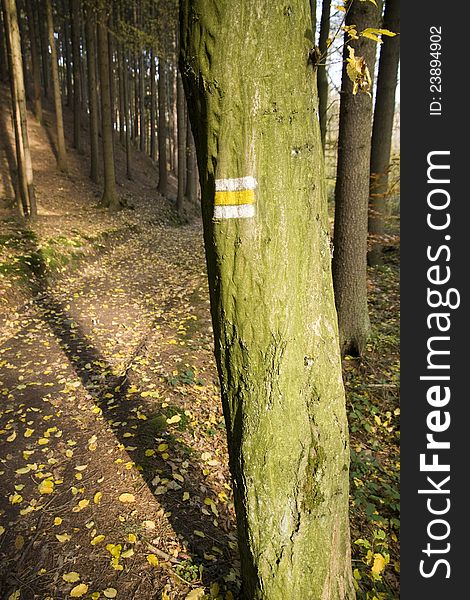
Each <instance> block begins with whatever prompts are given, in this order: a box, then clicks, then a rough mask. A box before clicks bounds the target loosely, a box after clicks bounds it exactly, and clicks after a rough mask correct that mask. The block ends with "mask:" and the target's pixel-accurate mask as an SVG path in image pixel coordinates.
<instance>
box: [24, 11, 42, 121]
mask: <svg viewBox="0 0 470 600" xmlns="http://www.w3.org/2000/svg"><path fill="white" fill-rule="evenodd" d="M26 9H27V11H28V29H29V43H30V48H31V66H32V71H33V106H34V114H35V115H36V119H37V120H38V121H39V123H42V101H41V61H40V58H39V49H38V38H37V29H36V21H35V18H34V10H33V3H32V2H31V1H28V2H26Z"/></svg>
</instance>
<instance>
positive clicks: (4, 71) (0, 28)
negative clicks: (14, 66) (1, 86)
mask: <svg viewBox="0 0 470 600" xmlns="http://www.w3.org/2000/svg"><path fill="white" fill-rule="evenodd" d="M5 43H6V31H5V27H4V25H3V12H2V11H1V10H0V81H6V80H7V79H8V60H7V49H6V46H5Z"/></svg>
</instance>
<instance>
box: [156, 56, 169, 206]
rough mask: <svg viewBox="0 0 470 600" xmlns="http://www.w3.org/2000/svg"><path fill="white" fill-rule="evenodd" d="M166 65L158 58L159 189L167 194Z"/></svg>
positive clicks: (161, 192)
mask: <svg viewBox="0 0 470 600" xmlns="http://www.w3.org/2000/svg"><path fill="white" fill-rule="evenodd" d="M166 79H167V78H166V66H165V62H164V60H163V59H162V58H159V59H158V191H159V192H160V194H162V195H163V196H165V195H166V194H167V190H168V170H167V169H168V166H167V151H166V141H167V135H168V134H167V131H168V127H167V124H166V87H167V85H166Z"/></svg>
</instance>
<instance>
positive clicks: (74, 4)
mask: <svg viewBox="0 0 470 600" xmlns="http://www.w3.org/2000/svg"><path fill="white" fill-rule="evenodd" d="M70 22H71V26H72V57H73V146H74V148H76V149H77V150H78V151H79V152H81V151H82V134H81V119H82V99H81V83H80V81H81V77H80V76H81V72H80V71H81V69H80V3H79V0H70Z"/></svg>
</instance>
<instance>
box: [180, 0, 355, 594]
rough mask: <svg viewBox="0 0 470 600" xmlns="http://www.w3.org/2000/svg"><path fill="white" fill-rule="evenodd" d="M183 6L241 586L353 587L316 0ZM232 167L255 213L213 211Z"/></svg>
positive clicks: (185, 66) (340, 590) (220, 0)
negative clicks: (314, 40) (310, 35)
mask: <svg viewBox="0 0 470 600" xmlns="http://www.w3.org/2000/svg"><path fill="white" fill-rule="evenodd" d="M180 6H181V38H180V39H181V53H182V54H181V70H182V74H183V77H184V78H185V85H186V91H187V94H188V106H189V110H190V116H191V122H192V125H193V131H194V134H195V139H196V149H197V158H198V163H199V173H200V180H201V187H202V210H203V220H204V236H205V245H206V256H207V266H208V275H209V287H210V295H211V310H212V320H213V326H214V336H215V353H216V359H217V365H218V370H219V377H220V381H221V390H222V402H223V408H224V414H225V421H226V427H227V437H228V447H229V456H230V468H231V472H232V476H233V483H234V494H235V506H236V512H237V524H238V539H239V547H240V553H241V560H242V567H241V572H242V578H243V591H242V597H243V598H245V599H248V600H254V599H256V600H261V599H262V600H287V599H289V600H290V599H294V598H295V599H297V598H298V599H302V600H309V599H310V600H339V599H346V598H347V599H349V598H354V595H355V594H354V587H353V584H352V577H351V564H350V546H349V522H348V465H349V450H348V432H347V421H346V413H345V401H344V391H343V385H342V381H341V363H340V353H339V345H338V332H337V320H336V313H335V308H334V299H333V287H332V278H331V267H330V249H329V236H328V218H327V207H326V197H325V187H324V169H323V156H322V148H321V143H320V131H319V127H318V118H317V115H316V105H317V98H316V94H315V93H313V94H312V90H314V89H315V87H316V86H315V74H314V71H313V67H312V65H311V63H310V62H309V51H310V49H311V43H310V42H309V40H308V39H306V37H305V36H304V34H305V27H306V25H305V24H306V23H310V6H309V2H308V0H292V1H291V2H290V3H289V6H288V7H286V6H284V5H282V4H280V3H278V2H272V1H271V0H252V1H251V2H247V3H244V4H243V10H240V5H239V4H238V3H233V2H230V1H229V0H184V1H183V2H182V3H181V5H180ZM241 177H253V178H256V180H257V188H256V190H255V197H256V204H255V207H256V209H255V210H256V213H255V215H254V216H251V217H248V218H230V219H218V218H214V203H215V197H216V195H215V185H216V181H217V180H220V179H227V178H229V179H232V178H241ZM250 181H251V180H250ZM218 185H219V186H220V185H222V184H221V183H220V182H219V184H218ZM250 197H251V196H250V194H247V198H250ZM222 214H223V211H222Z"/></svg>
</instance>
